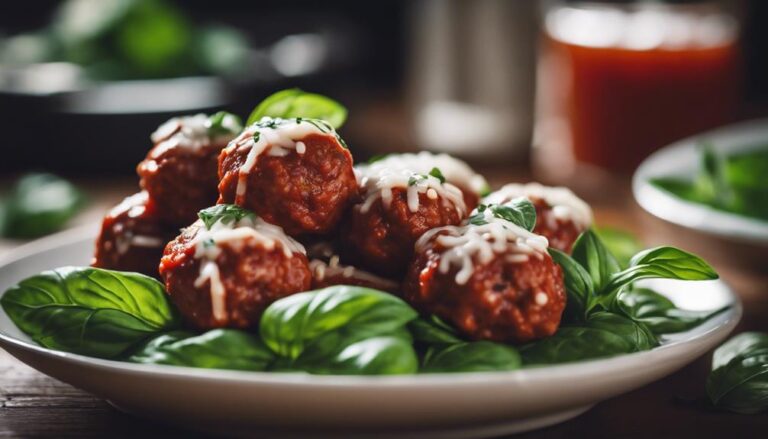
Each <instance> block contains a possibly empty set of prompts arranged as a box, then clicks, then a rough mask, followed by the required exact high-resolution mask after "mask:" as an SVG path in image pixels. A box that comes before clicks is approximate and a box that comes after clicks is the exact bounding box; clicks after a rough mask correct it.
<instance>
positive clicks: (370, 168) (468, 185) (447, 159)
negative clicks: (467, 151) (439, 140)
mask: <svg viewBox="0 0 768 439" xmlns="http://www.w3.org/2000/svg"><path fill="white" fill-rule="evenodd" d="M355 168H356V171H358V172H359V173H360V174H362V175H371V174H376V173H377V172H381V171H380V169H407V170H409V171H412V172H414V173H416V174H428V173H429V171H430V170H431V169H432V168H438V169H440V171H441V172H442V173H443V176H445V179H446V181H447V182H449V183H451V184H454V185H457V186H461V187H462V188H464V189H467V190H470V191H472V192H474V193H476V194H478V195H481V194H482V193H484V192H485V191H487V190H488V182H487V181H486V180H485V177H483V176H482V175H480V174H478V173H477V172H475V171H473V170H472V168H470V167H469V165H467V164H466V162H464V161H461V160H459V159H457V158H455V157H451V156H450V155H448V154H434V153H431V152H427V151H422V152H419V153H406V154H390V155H388V156H386V157H384V158H382V159H380V160H377V161H375V162H373V163H364V164H360V165H357V166H356V167H355Z"/></svg>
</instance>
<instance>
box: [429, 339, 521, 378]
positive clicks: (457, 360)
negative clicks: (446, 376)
mask: <svg viewBox="0 0 768 439" xmlns="http://www.w3.org/2000/svg"><path fill="white" fill-rule="evenodd" d="M521 363H522V362H521V360H520V354H519V353H518V352H517V350H516V349H515V348H513V347H512V346H507V345H504V344H501V343H493V342H490V341H476V342H461V343H455V344H450V345H445V346H440V347H433V348H432V349H430V351H429V352H428V353H427V355H426V356H425V358H424V363H423V365H422V368H421V370H420V372H422V373H454V372H492V371H503V370H515V369H519V368H520V366H521Z"/></svg>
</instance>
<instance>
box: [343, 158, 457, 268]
mask: <svg viewBox="0 0 768 439" xmlns="http://www.w3.org/2000/svg"><path fill="white" fill-rule="evenodd" d="M359 176H360V185H361V187H362V188H363V193H364V201H363V202H362V203H359V204H357V205H355V206H354V207H353V209H352V215H351V217H350V220H349V226H348V227H347V228H346V229H345V231H346V233H345V234H343V235H342V239H343V241H344V244H345V252H346V253H347V254H348V255H350V256H351V258H354V260H356V261H359V263H360V265H361V266H363V267H364V268H367V269H369V270H371V271H373V272H374V273H377V274H381V275H384V276H392V277H399V276H402V275H403V274H404V273H405V269H406V268H407V266H408V262H409V261H410V259H411V256H412V255H413V245H414V244H415V243H416V240H418V239H419V237H420V236H421V235H422V234H424V232H426V231H427V230H429V229H432V228H435V227H441V226H446V225H457V224H459V223H461V221H462V220H463V219H464V218H465V216H466V214H467V208H466V205H465V204H464V199H463V194H462V192H461V190H459V189H458V188H457V187H456V186H454V185H452V184H450V183H445V182H444V181H441V179H439V178H437V177H435V176H433V175H429V174H415V173H413V172H410V171H407V170H395V169H381V170H380V171H377V172H375V173H372V174H359Z"/></svg>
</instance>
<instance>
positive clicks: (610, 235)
mask: <svg viewBox="0 0 768 439" xmlns="http://www.w3.org/2000/svg"><path fill="white" fill-rule="evenodd" d="M592 231H593V232H594V233H595V234H596V235H597V237H598V238H599V239H600V241H601V242H602V243H603V245H604V246H605V247H606V248H607V249H608V252H609V253H610V254H612V255H613V256H615V257H616V260H617V261H618V262H619V266H620V267H621V268H627V267H628V266H629V261H630V259H632V256H633V255H635V254H636V253H639V252H640V251H642V250H643V247H642V244H641V243H640V241H639V240H638V239H637V237H635V236H634V235H633V234H631V233H629V232H626V231H624V230H619V229H615V228H609V227H598V228H594V229H593V230H592Z"/></svg>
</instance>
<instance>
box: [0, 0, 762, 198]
mask: <svg viewBox="0 0 768 439" xmlns="http://www.w3.org/2000/svg"><path fill="white" fill-rule="evenodd" d="M767 20H768V4H767V3H766V2H765V1H759V0H732V1H595V2H581V1H564V0H561V1H554V0H553V1H544V0H542V1H536V0H521V1H505V0H474V1H466V0H453V1H451V0H415V1H394V0H393V1H386V2H361V1H354V0H348V1H346V0H345V1H326V2H322V3H318V2H313V1H308V0H307V1H297V0H281V1H260V2H250V3H243V2H240V1H234V0H218V1H216V2H209V1H202V0H188V1H183V2H182V1H178V0H67V1H49V0H27V1H26V2H24V3H23V5H21V4H19V3H16V2H2V4H1V5H0V120H1V121H2V132H3V146H2V151H3V158H2V160H0V171H2V177H0V182H1V183H2V188H0V190H2V191H3V192H8V191H10V190H11V187H12V183H13V182H14V181H15V180H16V179H17V178H18V177H19V176H21V175H23V174H25V173H27V172H30V171H45V172H53V173H56V174H58V175H60V176H63V177H66V178H69V179H73V180H74V181H76V182H77V181H80V182H84V183H80V186H82V185H83V184H85V185H86V186H88V187H89V188H90V189H91V190H92V191H93V190H95V191H97V192H98V190H102V189H104V188H105V187H110V184H113V183H114V182H118V181H122V182H130V184H132V185H135V181H136V180H135V178H134V177H132V175H133V173H134V168H135V165H136V164H137V163H138V161H139V160H141V159H142V158H143V156H144V155H145V154H146V151H147V150H148V149H149V148H150V146H151V144H150V141H149V134H150V133H151V132H152V131H153V130H154V129H155V128H156V127H157V126H158V125H159V124H161V123H162V122H163V121H165V120H167V119H168V118H170V117H171V116H174V115H178V114H190V113H196V112H212V111H214V110H217V109H226V110H229V111H232V112H235V113H237V114H240V115H242V116H247V114H248V112H249V111H250V110H251V109H252V108H253V106H254V105H255V104H256V103H258V102H259V101H260V100H261V99H262V98H263V97H265V96H267V95H269V94H271V93H272V92H274V91H276V90H279V89H282V88H287V87H300V88H303V89H305V90H309V91H313V92H319V93H323V94H327V95H329V96H331V97H333V98H335V99H337V100H339V101H341V102H342V103H344V104H345V105H346V106H347V107H348V108H349V112H350V118H349V122H348V124H347V125H346V126H345V127H344V128H343V130H342V135H343V136H344V137H345V139H346V140H347V143H348V144H349V145H350V147H351V149H352V152H353V154H354V155H355V158H356V159H357V160H358V161H362V160H365V159H366V158H368V157H370V156H373V155H377V154H382V153H386V152H393V151H408V150H416V149H429V150H434V151H444V152H449V153H451V154H454V155H457V156H460V157H462V158H465V159H467V160H468V161H470V162H471V163H472V164H474V165H476V166H480V167H481V169H484V170H486V169H488V170H489V172H492V171H491V170H493V169H502V170H506V171H509V172H514V173H517V174H516V175H519V177H518V178H520V179H532V178H534V179H539V180H544V181H546V182H550V183H562V184H567V185H570V186H572V187H574V188H575V189H576V190H577V191H581V190H584V191H590V190H592V191H594V188H595V187H599V186H601V185H603V187H609V188H610V187H612V186H611V185H607V186H605V185H604V183H603V182H604V180H603V179H604V178H613V177H617V178H626V177H628V176H629V175H631V172H632V171H633V170H634V169H635V167H636V166H637V165H638V163H640V161H641V160H642V159H643V158H644V157H646V156H647V155H648V154H649V153H651V152H652V151H654V150H655V149H657V148H659V147H661V146H664V145H666V144H669V143H670V142H672V141H675V140H677V139H680V138H683V137H686V136H689V135H692V134H694V133H698V132H701V131H703V130H707V129H710V128H713V127H717V126H720V125H723V124H726V123H729V122H733V121H737V120H740V119H747V118H753V117H758V116H761V115H765V114H768V81H765V80H764V78H765V77H767V76H768V58H767V57H766V56H765V53H768V30H766V26H761V24H762V23H765V22H766V21H767ZM606 175H607V176H608V177H606ZM507 179H509V177H507ZM92 181H98V182H99V184H97V185H93V184H91V182H92ZM114 184H117V183H114ZM126 184H128V183H126ZM134 187H135V186H134ZM14 190H15V189H14ZM598 192H600V191H598ZM609 192H610V191H609ZM601 194H602V192H600V193H597V194H596V197H599V196H600V195H601ZM54 198H56V197H54Z"/></svg>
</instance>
